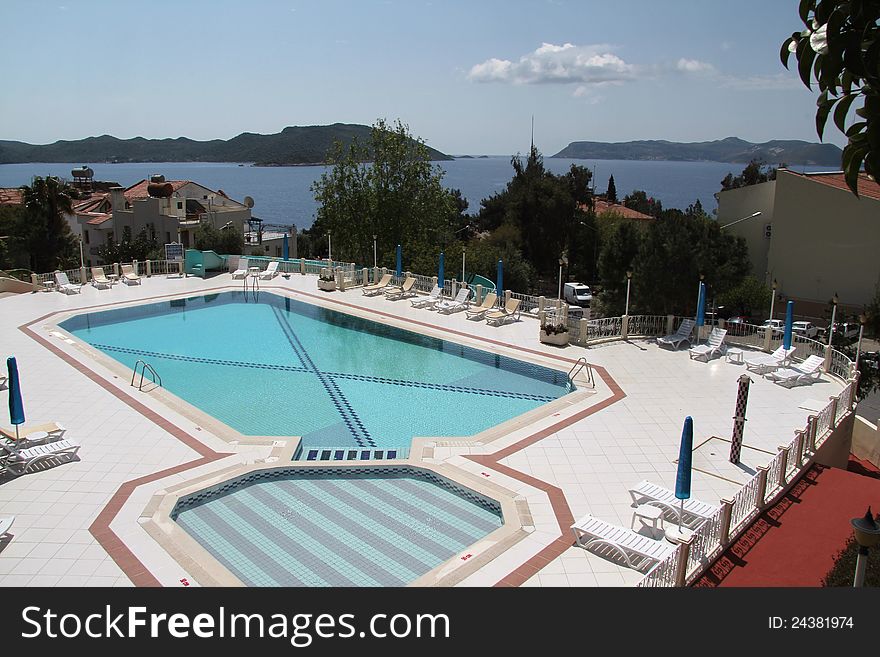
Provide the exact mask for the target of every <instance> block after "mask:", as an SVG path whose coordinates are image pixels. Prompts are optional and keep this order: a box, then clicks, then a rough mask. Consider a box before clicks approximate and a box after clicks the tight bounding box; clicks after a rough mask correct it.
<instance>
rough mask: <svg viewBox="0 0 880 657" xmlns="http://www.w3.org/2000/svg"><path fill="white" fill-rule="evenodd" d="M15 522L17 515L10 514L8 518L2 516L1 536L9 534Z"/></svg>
mask: <svg viewBox="0 0 880 657" xmlns="http://www.w3.org/2000/svg"><path fill="white" fill-rule="evenodd" d="M14 522H15V516H9V517H8V518H0V538H2V537H3V536H8V535H9V530H10V529H12V523H14Z"/></svg>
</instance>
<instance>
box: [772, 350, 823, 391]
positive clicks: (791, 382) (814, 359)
mask: <svg viewBox="0 0 880 657" xmlns="http://www.w3.org/2000/svg"><path fill="white" fill-rule="evenodd" d="M824 364H825V360H824V359H823V358H821V357H820V356H810V357H808V358H807V360H805V361H804V362H803V363H799V364H797V365H791V366H789V367H783V368H780V369H778V370H776V371H774V372H768V373H767V375H766V376H767V378H768V379H770V380H771V381H774V382H776V383H778V384H779V385H781V386H785V387H786V388H791V387H792V386H797V385H801V384H810V383H814V382H816V381H818V380H819V379H820V378H822V370H821V369H820V368H821V367H822V365H824Z"/></svg>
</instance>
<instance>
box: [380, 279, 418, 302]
mask: <svg viewBox="0 0 880 657" xmlns="http://www.w3.org/2000/svg"><path fill="white" fill-rule="evenodd" d="M415 284H416V279H415V278H413V277H412V276H408V277H407V279H406V280H405V281H403V285H395V286H394V287H389V288H386V289H385V298H386V299H395V300H396V299H404V298H406V297H413V296H415V295H416V292H415V290H413V286H414V285H415Z"/></svg>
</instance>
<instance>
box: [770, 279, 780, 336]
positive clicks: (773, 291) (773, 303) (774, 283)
mask: <svg viewBox="0 0 880 657" xmlns="http://www.w3.org/2000/svg"><path fill="white" fill-rule="evenodd" d="M777 287H779V283H777V282H776V279H775V278H774V279H773V285H771V286H770V288H771V289H772V292H771V294H770V319H771V322H770V326H771V327H772V326H773V322H772V320H773V306H774V305H775V304H776V288H777Z"/></svg>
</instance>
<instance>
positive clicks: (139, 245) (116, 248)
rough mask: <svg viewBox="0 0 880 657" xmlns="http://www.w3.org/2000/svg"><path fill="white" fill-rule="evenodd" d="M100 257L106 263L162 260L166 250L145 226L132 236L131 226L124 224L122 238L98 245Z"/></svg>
mask: <svg viewBox="0 0 880 657" xmlns="http://www.w3.org/2000/svg"><path fill="white" fill-rule="evenodd" d="M196 232H197V233H198V229H196ZM98 257H99V258H101V260H103V261H104V262H105V263H111V262H132V261H133V260H138V261H143V260H161V259H164V257H165V255H164V251H163V250H162V249H161V248H160V246H159V243H158V242H157V240H156V236H155V235H152V236H151V235H149V234H148V233H147V229H146V228H143V229H141V231H140V232H139V233H138V234H137V236H136V237H134V238H133V237H132V234H131V227H130V226H123V228H122V239H121V240H119V241H118V242H108V243H106V244H102V245H101V246H99V247H98Z"/></svg>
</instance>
